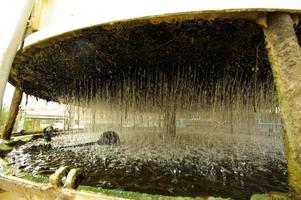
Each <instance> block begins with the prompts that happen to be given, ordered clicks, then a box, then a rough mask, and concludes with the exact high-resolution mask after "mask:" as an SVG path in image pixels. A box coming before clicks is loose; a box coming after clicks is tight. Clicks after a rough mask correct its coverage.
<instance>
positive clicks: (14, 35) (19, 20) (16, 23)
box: [0, 0, 34, 112]
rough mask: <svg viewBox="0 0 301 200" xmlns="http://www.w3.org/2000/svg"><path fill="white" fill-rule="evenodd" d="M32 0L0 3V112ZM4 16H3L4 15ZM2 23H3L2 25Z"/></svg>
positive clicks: (13, 0)
mask: <svg viewBox="0 0 301 200" xmlns="http://www.w3.org/2000/svg"><path fill="white" fill-rule="evenodd" d="M33 5H34V0H10V1H0V8H1V9H0V12H1V15H0V17H1V18H2V19H3V20H1V24H0V26H1V28H2V29H3V30H1V38H0V112H1V111H2V102H3V95H4V91H5V86H6V83H7V80H8V77H9V73H10V69H11V65H12V62H13V60H14V57H15V54H16V52H17V49H18V47H19V45H20V43H21V41H22V38H23V35H24V31H25V29H26V25H27V21H28V18H29V16H30V13H31V11H32V8H33ZM3 13H4V14H5V16H3V15H4V14H3ZM2 22H3V23H2Z"/></svg>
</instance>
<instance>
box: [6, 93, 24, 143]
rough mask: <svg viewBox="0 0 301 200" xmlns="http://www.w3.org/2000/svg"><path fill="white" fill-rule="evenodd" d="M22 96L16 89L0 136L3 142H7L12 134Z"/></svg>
mask: <svg viewBox="0 0 301 200" xmlns="http://www.w3.org/2000/svg"><path fill="white" fill-rule="evenodd" d="M22 95H23V91H22V89H20V88H18V87H16V88H15V92H14V95H13V99H12V102H11V104H10V108H9V113H8V118H7V121H6V123H5V127H4V130H3V132H2V135H1V137H2V139H4V140H9V139H10V137H11V134H12V131H13V128H14V124H15V121H16V118H17V115H18V112H19V108H20V107H19V106H20V103H21V101H22Z"/></svg>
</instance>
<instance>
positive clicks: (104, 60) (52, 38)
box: [10, 8, 301, 101]
mask: <svg viewBox="0 0 301 200" xmlns="http://www.w3.org/2000/svg"><path fill="white" fill-rule="evenodd" d="M274 11H282V12H289V13H292V14H295V17H296V16H297V17H299V18H300V15H299V13H301V10H299V11H298V10H289V9H286V10H279V9H270V8H267V9H237V10H217V11H194V12H185V13H175V14H167V15H158V16H150V17H142V18H135V19H129V20H122V21H115V22H110V23H103V24H99V25H93V26H88V27H83V28H80V29H76V30H73V29H71V30H64V31H58V30H57V29H55V31H53V29H51V26H50V27H47V28H45V29H41V30H40V31H37V32H36V33H34V34H32V35H30V36H29V38H28V40H27V44H26V47H25V49H24V50H23V52H22V53H19V54H18V55H17V56H16V58H15V61H14V64H13V68H12V70H11V75H10V82H11V83H13V84H20V85H21V86H22V87H23V89H24V91H25V92H26V93H28V94H30V95H34V96H37V97H40V98H43V99H47V100H53V101H64V100H63V99H62V97H63V96H72V95H76V96H89V97H90V96H91V97H93V96H95V95H97V93H98V91H103V90H107V89H109V90H110V91H111V94H110V95H109V96H110V97H111V98H115V97H117V96H118V94H117V93H118V91H115V89H114V88H115V86H114V85H122V84H124V83H125V82H126V81H127V80H128V79H137V80H138V79H139V78H137V76H143V73H146V74H147V76H148V77H151V78H150V80H151V81H153V82H155V81H156V76H157V75H156V74H155V73H154V71H160V72H162V73H163V74H165V76H166V79H167V80H173V78H172V77H175V76H176V74H177V73H179V66H180V68H181V69H180V71H181V70H182V68H183V69H186V68H187V67H188V66H189V67H190V68H191V69H192V70H195V71H198V72H197V75H198V76H203V77H204V76H207V77H208V76H209V75H208V74H210V73H211V72H209V71H213V74H216V76H214V77H213V75H212V78H211V79H212V80H215V79H218V78H219V77H220V75H221V74H223V73H224V71H225V69H227V73H230V74H231V73H232V74H235V73H236V72H237V71H239V72H240V73H244V74H246V80H245V81H247V80H248V79H250V78H251V74H252V73H253V72H252V70H254V69H253V67H254V66H255V65H256V62H258V60H256V59H255V58H256V57H258V56H259V57H260V59H259V63H257V64H259V66H260V68H261V69H263V70H262V73H261V74H262V79H265V77H267V76H268V74H269V73H270V71H269V70H270V69H269V62H268V59H267V55H266V51H265V45H264V36H263V33H262V29H261V27H260V26H259V25H257V24H256V23H255V20H256V19H257V18H258V17H262V16H264V15H265V14H266V13H269V12H274ZM46 30H48V31H46ZM55 32H56V34H55ZM51 33H53V34H54V35H51ZM296 33H297V35H298V38H300V40H301V26H300V24H299V25H298V26H296ZM139 84H140V83H139ZM139 87H140V86H139ZM141 87H144V88H146V87H148V86H146V85H144V86H141Z"/></svg>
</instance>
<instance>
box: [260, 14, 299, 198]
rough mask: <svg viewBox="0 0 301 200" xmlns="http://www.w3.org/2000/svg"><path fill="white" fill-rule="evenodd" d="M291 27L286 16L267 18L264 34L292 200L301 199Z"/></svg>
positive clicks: (295, 44)
mask: <svg viewBox="0 0 301 200" xmlns="http://www.w3.org/2000/svg"><path fill="white" fill-rule="evenodd" d="M293 26H294V24H293V21H292V19H291V17H290V16H289V15H288V14H279V13H275V14H270V15H269V16H268V27H267V28H264V33H265V37H266V41H267V50H268V53H269V60H270V62H271V66H272V71H273V76H274V81H275V85H276V90H277V94H278V99H279V104H280V109H281V116H282V121H283V125H284V130H285V131H284V143H285V151H286V157H287V165H288V176H289V186H290V190H291V193H292V195H293V198H294V199H301V125H300V121H301V87H300V80H301V49H300V45H299V44H298V38H297V37H296V34H295V31H294V28H293ZM298 34H299V36H300V30H299V32H298ZM299 41H300V38H299Z"/></svg>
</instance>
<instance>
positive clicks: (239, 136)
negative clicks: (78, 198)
mask: <svg viewBox="0 0 301 200" xmlns="http://www.w3.org/2000/svg"><path fill="white" fill-rule="evenodd" d="M206 127H207V128H208V127H209V126H208V125H207V126H206ZM225 127H226V126H222V125H213V124H212V128H214V129H215V130H219V131H217V132H215V133H209V134H208V133H207V134H206V131H204V130H203V129H201V130H203V131H201V132H200V131H198V130H200V129H198V128H196V127H191V128H185V129H181V128H179V130H178V131H177V136H176V137H175V138H174V139H172V140H164V139H161V140H160V139H158V137H160V135H157V134H156V130H151V129H149V130H146V129H145V128H140V130H139V129H135V130H133V129H129V128H128V129H124V130H123V133H122V134H120V139H121V144H120V145H119V146H109V145H102V146H101V145H97V144H95V145H91V146H84V147H63V146H68V145H70V144H72V145H73V144H76V143H83V142H90V141H95V139H96V138H97V136H96V135H97V134H90V133H85V132H83V133H73V134H67V135H61V136H58V137H55V138H53V142H52V143H53V144H52V147H47V146H44V143H45V142H44V141H43V140H40V141H35V142H32V143H29V144H27V145H25V146H23V147H21V148H20V149H19V150H15V151H13V152H12V153H10V154H9V155H8V159H9V162H10V163H11V164H13V165H14V166H15V167H17V168H20V169H23V170H24V171H27V172H30V173H33V174H48V173H51V172H53V171H54V170H55V169H57V168H58V167H59V166H62V165H68V166H71V167H81V168H82V169H83V170H84V174H85V179H84V180H83V183H82V184H86V185H91V186H98V187H103V188H115V189H116V188H117V189H122V190H129V191H138V192H147V193H153V194H165V195H183V196H202V195H215V196H216V195H220V196H224V197H229V196H230V197H234V198H236V199H248V198H249V196H250V195H251V194H253V193H255V192H268V191H282V192H286V191H287V190H288V187H287V174H286V173H287V171H286V163H285V158H284V155H283V147H282V140H281V135H280V131H279V129H278V130H276V131H271V129H270V128H268V129H266V128H264V127H253V128H254V129H255V128H256V129H257V130H258V132H257V134H256V135H250V134H249V133H248V131H246V129H245V127H243V126H241V127H235V130H241V131H240V133H234V134H231V133H229V132H227V131H225ZM199 128H201V127H199ZM228 129H229V130H230V129H231V128H230V127H228ZM141 133H143V134H141ZM79 138H81V139H79Z"/></svg>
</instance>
